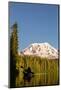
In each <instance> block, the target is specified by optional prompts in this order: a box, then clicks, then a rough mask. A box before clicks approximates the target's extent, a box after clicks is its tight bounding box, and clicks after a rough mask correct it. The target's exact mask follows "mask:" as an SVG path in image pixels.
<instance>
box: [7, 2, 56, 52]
mask: <svg viewBox="0 0 61 90" xmlns="http://www.w3.org/2000/svg"><path fill="white" fill-rule="evenodd" d="M15 22H17V24H18V43H19V46H18V47H19V48H18V49H19V51H21V50H23V49H24V48H26V47H28V46H29V45H30V44H32V43H44V42H48V43H49V44H51V45H52V46H53V47H55V48H57V49H58V6H57V5H47V4H31V3H14V2H10V3H9V24H10V27H11V26H12V25H13V24H14V23H15ZM10 30H11V29H10Z"/></svg>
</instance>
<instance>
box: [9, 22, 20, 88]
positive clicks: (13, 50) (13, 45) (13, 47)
mask: <svg viewBox="0 0 61 90" xmlns="http://www.w3.org/2000/svg"><path fill="white" fill-rule="evenodd" d="M17 52H18V37H17V24H16V23H15V24H14V25H13V26H12V33H11V37H10V87H15V86H16V75H17V73H18V71H17V70H16V57H17Z"/></svg>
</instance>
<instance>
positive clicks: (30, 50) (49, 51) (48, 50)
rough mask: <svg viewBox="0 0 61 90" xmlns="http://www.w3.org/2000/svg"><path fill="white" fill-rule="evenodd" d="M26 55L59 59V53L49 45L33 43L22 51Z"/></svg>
mask: <svg viewBox="0 0 61 90" xmlns="http://www.w3.org/2000/svg"><path fill="white" fill-rule="evenodd" d="M22 54H24V55H36V56H40V57H42V58H49V59H57V58H58V51H57V49H55V48H54V47H52V46H51V45H50V44H49V43H47V42H45V43H33V44H31V45H29V46H28V47H27V48H25V49H24V50H22Z"/></svg>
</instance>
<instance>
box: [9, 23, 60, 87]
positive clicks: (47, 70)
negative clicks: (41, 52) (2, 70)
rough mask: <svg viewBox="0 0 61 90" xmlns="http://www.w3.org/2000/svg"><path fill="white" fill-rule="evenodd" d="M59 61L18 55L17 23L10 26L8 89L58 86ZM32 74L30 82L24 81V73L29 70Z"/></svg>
mask: <svg viewBox="0 0 61 90" xmlns="http://www.w3.org/2000/svg"><path fill="white" fill-rule="evenodd" d="M58 61H59V60H55V59H54V60H52V59H51V60H50V59H46V58H41V57H37V56H27V55H18V36H17V23H15V24H14V25H13V26H12V33H11V36H10V87H21V86H37V85H38V86H39V85H56V84H59V80H58V79H59V75H58V74H59V71H58V70H59V65H58ZM29 67H30V69H31V71H32V72H33V73H34V77H33V78H31V81H30V82H27V81H25V80H24V78H23V77H24V73H23V72H24V71H25V69H27V68H29Z"/></svg>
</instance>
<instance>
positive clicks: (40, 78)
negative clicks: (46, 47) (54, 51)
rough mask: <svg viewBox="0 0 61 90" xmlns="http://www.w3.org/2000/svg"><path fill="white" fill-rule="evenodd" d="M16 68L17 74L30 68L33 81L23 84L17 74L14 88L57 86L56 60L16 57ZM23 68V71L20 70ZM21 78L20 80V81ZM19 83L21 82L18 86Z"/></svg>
mask: <svg viewBox="0 0 61 90" xmlns="http://www.w3.org/2000/svg"><path fill="white" fill-rule="evenodd" d="M16 63H17V64H16V68H17V69H18V70H19V73H22V76H23V71H24V69H26V68H28V67H30V68H31V71H32V72H34V78H33V79H34V80H31V84H30V85H29V83H28V84H24V81H23V77H22V76H21V74H19V78H18V79H17V80H16V86H17V87H20V86H37V85H56V84H58V69H59V68H58V60H56V59H54V60H52V59H49V60H48V59H46V58H40V57H37V56H24V55H23V56H17V62H16ZM21 66H22V67H23V69H22V68H21ZM21 78H22V79H21ZM20 82H23V83H22V84H20Z"/></svg>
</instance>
